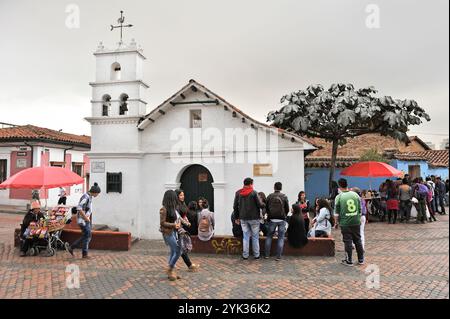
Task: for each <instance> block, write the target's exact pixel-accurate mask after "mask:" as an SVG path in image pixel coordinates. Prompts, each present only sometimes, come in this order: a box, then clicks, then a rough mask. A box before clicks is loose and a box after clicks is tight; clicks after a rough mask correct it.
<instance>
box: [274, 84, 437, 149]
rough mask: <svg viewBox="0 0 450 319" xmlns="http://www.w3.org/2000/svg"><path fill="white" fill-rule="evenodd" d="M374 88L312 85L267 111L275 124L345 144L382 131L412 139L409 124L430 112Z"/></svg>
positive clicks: (294, 93) (306, 134) (395, 136)
mask: <svg viewBox="0 0 450 319" xmlns="http://www.w3.org/2000/svg"><path fill="white" fill-rule="evenodd" d="M376 93H377V91H376V90H375V89H374V88H373V87H368V88H361V89H358V90H355V88H354V86H353V85H352V84H342V83H338V84H333V85H331V87H330V88H329V89H328V90H325V89H324V87H323V86H322V85H320V84H319V85H311V86H308V87H307V88H306V90H299V91H297V92H293V93H291V94H287V95H285V96H283V97H282V98H281V101H280V103H281V104H284V105H283V106H282V107H281V109H279V110H277V111H272V112H270V113H269V114H268V116H267V120H268V121H269V122H272V124H273V125H274V126H276V127H279V128H282V129H285V130H287V131H291V132H294V133H296V134H300V135H305V136H308V137H319V138H324V139H325V140H327V141H328V142H333V141H335V140H338V141H339V144H340V145H343V144H345V142H346V141H347V138H351V137H355V136H359V135H362V134H366V133H375V132H376V133H380V134H382V135H385V136H392V137H393V138H396V139H398V140H401V141H404V142H407V143H408V142H409V140H408V136H407V134H406V132H407V131H408V126H410V125H419V124H421V123H422V119H425V120H427V121H429V120H430V117H429V115H428V114H427V113H426V112H425V110H424V109H422V108H421V107H420V106H419V105H418V104H417V102H416V101H414V100H408V99H406V100H398V99H393V98H392V97H390V96H383V97H376V96H375V94H376Z"/></svg>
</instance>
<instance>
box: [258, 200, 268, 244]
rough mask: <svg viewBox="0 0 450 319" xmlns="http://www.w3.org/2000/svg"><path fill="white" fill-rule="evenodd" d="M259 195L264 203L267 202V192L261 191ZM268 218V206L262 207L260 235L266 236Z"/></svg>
mask: <svg viewBox="0 0 450 319" xmlns="http://www.w3.org/2000/svg"><path fill="white" fill-rule="evenodd" d="M258 197H259V199H260V200H261V202H263V203H264V205H266V204H267V196H266V194H265V193H263V192H259V193H258ZM266 219H267V213H266V207H264V208H262V209H261V220H260V227H259V231H260V232H259V235H260V236H266V235H267V232H268V229H267V223H266ZM261 233H262V234H261Z"/></svg>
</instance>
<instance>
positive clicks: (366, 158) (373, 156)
mask: <svg viewBox="0 0 450 319" xmlns="http://www.w3.org/2000/svg"><path fill="white" fill-rule="evenodd" d="M359 161H360V162H370V161H373V162H383V163H389V160H388V159H387V158H386V157H384V156H383V155H382V154H380V153H378V151H377V149H375V148H372V149H370V150H367V151H366V152H364V154H362V155H361V157H360V158H359Z"/></svg>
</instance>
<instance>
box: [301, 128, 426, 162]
mask: <svg viewBox="0 0 450 319" xmlns="http://www.w3.org/2000/svg"><path fill="white" fill-rule="evenodd" d="M311 140H312V141H313V142H314V145H317V146H319V149H318V150H316V151H314V152H312V153H311V154H309V155H308V156H307V158H315V157H320V158H328V159H331V147H332V145H331V143H329V142H326V141H325V140H324V139H320V138H312V139H311ZM410 140H411V143H410V144H409V145H406V144H405V143H403V142H400V141H398V140H396V139H394V138H392V137H389V136H382V135H380V134H376V133H370V134H364V135H361V136H357V137H355V138H352V139H349V140H348V142H347V144H345V145H344V146H340V147H339V148H338V157H341V158H360V157H361V155H363V154H364V153H365V152H367V151H368V150H370V149H376V150H377V151H378V152H379V153H381V154H383V153H384V152H391V153H404V152H421V151H426V150H427V149H429V148H428V146H426V144H425V146H426V147H427V148H425V147H424V145H422V143H420V142H419V141H418V138H417V137H412V138H410Z"/></svg>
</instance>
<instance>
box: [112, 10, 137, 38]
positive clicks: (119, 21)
mask: <svg viewBox="0 0 450 319" xmlns="http://www.w3.org/2000/svg"><path fill="white" fill-rule="evenodd" d="M124 21H125V17H124V16H123V11H122V10H120V18H119V19H117V23H120V25H112V24H111V31H112V30H114V29H115V28H120V43H122V29H123V28H127V27H132V26H133V25H132V24H125V25H124V24H123V23H124Z"/></svg>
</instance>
